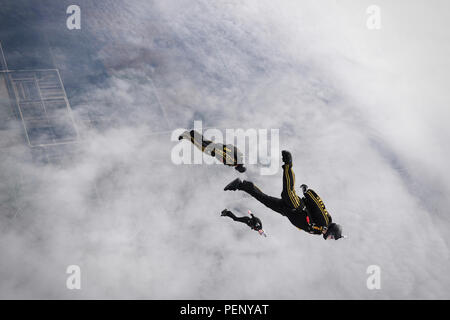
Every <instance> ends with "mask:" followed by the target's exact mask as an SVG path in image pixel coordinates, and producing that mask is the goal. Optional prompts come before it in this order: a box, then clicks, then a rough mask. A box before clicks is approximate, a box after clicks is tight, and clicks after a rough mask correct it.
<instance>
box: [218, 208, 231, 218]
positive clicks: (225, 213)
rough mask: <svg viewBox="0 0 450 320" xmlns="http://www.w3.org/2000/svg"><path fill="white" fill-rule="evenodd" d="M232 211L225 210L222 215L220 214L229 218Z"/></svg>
mask: <svg viewBox="0 0 450 320" xmlns="http://www.w3.org/2000/svg"><path fill="white" fill-rule="evenodd" d="M229 212H230V211H229V210H228V209H223V210H222V213H221V214H220V215H221V216H222V217H227V216H229V215H230V213H229Z"/></svg>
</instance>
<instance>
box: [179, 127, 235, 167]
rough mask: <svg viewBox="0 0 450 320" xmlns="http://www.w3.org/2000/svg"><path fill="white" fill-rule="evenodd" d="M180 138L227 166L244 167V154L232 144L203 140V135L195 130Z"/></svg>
mask: <svg viewBox="0 0 450 320" xmlns="http://www.w3.org/2000/svg"><path fill="white" fill-rule="evenodd" d="M180 138H184V139H189V140H190V141H191V142H192V143H193V144H194V145H195V146H196V147H197V148H198V149H200V150H201V151H202V152H204V153H206V154H208V155H210V156H212V157H215V158H216V159H217V160H219V161H220V162H222V163H223V164H224V165H226V166H231V167H239V168H240V167H243V165H242V164H243V158H244V156H243V154H242V152H240V151H239V149H238V148H236V147H235V146H233V145H231V144H227V145H224V144H222V143H214V142H212V141H209V140H206V139H204V138H203V135H202V134H200V133H198V132H197V131H195V130H191V131H189V132H188V131H186V132H185V133H183V135H181V136H180Z"/></svg>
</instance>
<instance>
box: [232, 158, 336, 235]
mask: <svg viewBox="0 0 450 320" xmlns="http://www.w3.org/2000/svg"><path fill="white" fill-rule="evenodd" d="M282 168H283V191H282V192H281V199H280V198H275V197H271V196H268V195H266V194H265V193H263V192H262V191H261V190H260V189H259V188H258V187H256V186H255V185H254V184H253V182H250V181H245V180H244V181H243V182H242V184H241V186H240V187H239V189H240V190H243V191H245V192H247V193H248V194H250V195H251V196H252V197H254V198H255V199H256V200H258V201H259V202H261V203H262V204H264V205H265V206H266V207H268V208H270V209H272V210H274V211H276V212H278V213H280V214H281V215H283V216H285V217H287V218H288V219H289V221H290V222H291V223H292V224H293V225H294V226H296V227H297V228H299V229H301V230H304V231H306V232H309V233H314V234H320V233H322V231H323V229H324V228H326V227H328V226H329V224H330V223H331V221H332V220H331V215H330V214H329V213H328V211H327V209H326V208H325V205H324V203H323V201H322V199H321V198H320V197H319V196H318V195H317V193H316V192H314V190H312V189H307V190H305V192H304V193H303V197H302V198H300V197H299V196H298V195H297V194H296V192H295V189H294V185H295V175H294V172H293V171H292V164H284V165H283V166H282Z"/></svg>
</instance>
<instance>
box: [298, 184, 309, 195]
mask: <svg viewBox="0 0 450 320" xmlns="http://www.w3.org/2000/svg"><path fill="white" fill-rule="evenodd" d="M300 189H302V191H303V193H305V192H306V190H308V186H307V185H306V184H302V185H301V186H300Z"/></svg>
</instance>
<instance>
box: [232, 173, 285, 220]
mask: <svg viewBox="0 0 450 320" xmlns="http://www.w3.org/2000/svg"><path fill="white" fill-rule="evenodd" d="M239 190H243V191H245V192H247V193H248V194H249V195H251V196H252V197H253V198H255V199H256V200H258V201H259V202H261V203H262V204H263V205H265V206H266V207H268V208H270V209H272V210H273V211H276V212H278V213H280V214H281V215H283V216H284V215H285V214H284V213H283V200H282V199H279V198H275V197H271V196H268V195H267V194H265V193H264V192H262V191H261V190H260V189H259V188H258V187H256V186H255V185H254V184H253V182H251V181H245V180H244V181H242V183H241V185H240V186H239Z"/></svg>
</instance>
